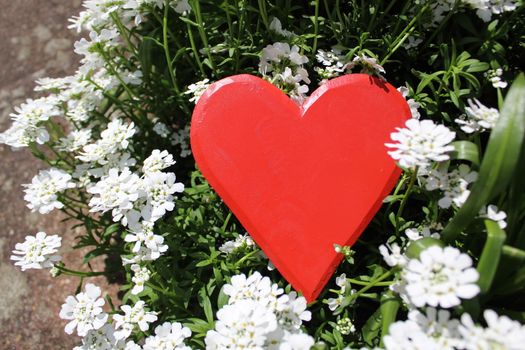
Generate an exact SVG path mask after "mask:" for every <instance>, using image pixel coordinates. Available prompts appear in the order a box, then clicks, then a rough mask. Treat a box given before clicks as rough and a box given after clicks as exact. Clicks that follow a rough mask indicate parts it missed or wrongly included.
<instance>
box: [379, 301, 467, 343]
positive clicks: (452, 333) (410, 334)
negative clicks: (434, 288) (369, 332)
mask: <svg viewBox="0 0 525 350" xmlns="http://www.w3.org/2000/svg"><path fill="white" fill-rule="evenodd" d="M458 326H459V321H458V320H455V319H451V318H450V312H448V311H447V310H437V309H434V308H431V307H429V308H427V309H426V313H421V312H419V311H418V310H411V311H410V312H409V313H408V320H406V321H397V322H395V323H393V324H392V325H390V329H389V332H388V335H386V336H385V337H384V338H383V341H384V344H385V349H387V350H423V349H425V350H454V349H458V348H461V345H462V342H461V337H460V334H459V332H458Z"/></svg>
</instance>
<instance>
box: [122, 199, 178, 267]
mask: <svg viewBox="0 0 525 350" xmlns="http://www.w3.org/2000/svg"><path fill="white" fill-rule="evenodd" d="M128 225H129V229H130V233H128V234H127V235H126V236H125V237H124V240H125V241H126V242H135V244H134V246H133V248H132V251H133V252H134V253H136V254H139V252H140V251H141V249H142V248H147V249H148V250H147V251H143V252H142V255H143V258H145V259H146V260H156V259H158V258H159V257H160V255H161V254H162V253H164V252H165V251H167V250H168V246H167V245H165V244H164V237H162V236H159V235H156V234H154V233H153V226H154V225H155V223H154V222H153V221H152V219H151V208H150V207H149V206H146V207H145V208H143V211H142V212H141V213H138V212H136V211H131V212H130V213H129V222H128Z"/></svg>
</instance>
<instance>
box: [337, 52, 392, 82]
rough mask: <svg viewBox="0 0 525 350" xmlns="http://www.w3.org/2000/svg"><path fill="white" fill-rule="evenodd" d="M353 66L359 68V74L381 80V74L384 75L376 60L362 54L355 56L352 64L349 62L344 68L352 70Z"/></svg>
mask: <svg viewBox="0 0 525 350" xmlns="http://www.w3.org/2000/svg"><path fill="white" fill-rule="evenodd" d="M355 66H360V67H361V73H366V74H372V75H377V76H379V77H381V78H383V76H382V75H381V74H385V73H386V72H385V69H384V68H383V66H381V65H380V64H379V63H377V60H376V59H375V58H373V57H368V56H367V55H365V54H364V53H362V54H361V55H357V56H355V57H354V59H353V60H352V62H349V63H347V64H346V65H345V68H346V69H349V70H352V69H353V68H354V67H355ZM383 79H384V78H383Z"/></svg>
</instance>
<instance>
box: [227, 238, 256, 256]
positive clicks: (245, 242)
mask: <svg viewBox="0 0 525 350" xmlns="http://www.w3.org/2000/svg"><path fill="white" fill-rule="evenodd" d="M241 247H255V242H254V241H253V239H252V238H251V237H250V236H249V235H248V234H244V235H240V236H239V237H237V238H235V239H234V240H232V241H227V242H224V244H223V245H221V246H220V247H219V250H220V251H221V252H223V253H226V254H231V253H233V252H234V251H236V250H237V249H239V248H241Z"/></svg>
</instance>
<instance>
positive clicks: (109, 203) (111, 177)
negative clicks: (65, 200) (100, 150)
mask: <svg viewBox="0 0 525 350" xmlns="http://www.w3.org/2000/svg"><path fill="white" fill-rule="evenodd" d="M140 184H141V183H140V179H139V177H138V175H136V174H133V173H132V172H131V171H130V170H129V169H127V168H126V169H124V170H123V171H122V172H119V169H116V168H113V169H110V170H109V172H108V175H107V176H104V177H102V179H100V181H99V182H97V183H96V184H95V185H92V186H90V187H88V189H87V192H88V193H91V194H93V197H92V198H91V200H90V201H89V206H90V207H91V209H90V211H91V212H97V211H101V212H106V211H108V210H112V214H113V220H114V221H119V220H121V219H122V218H123V216H124V214H126V212H127V211H129V210H131V209H132V208H133V202H134V201H136V200H137V199H138V198H139V195H140ZM126 223H127V221H126Z"/></svg>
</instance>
